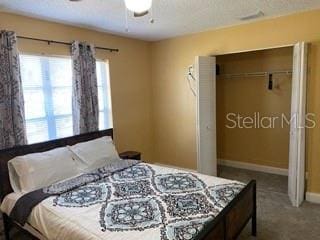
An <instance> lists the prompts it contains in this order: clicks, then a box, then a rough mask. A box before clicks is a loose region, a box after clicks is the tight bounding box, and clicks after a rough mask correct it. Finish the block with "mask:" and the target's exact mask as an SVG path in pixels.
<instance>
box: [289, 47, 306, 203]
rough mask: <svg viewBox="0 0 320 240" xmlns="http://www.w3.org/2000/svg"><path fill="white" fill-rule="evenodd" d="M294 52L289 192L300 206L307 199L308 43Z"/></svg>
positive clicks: (292, 200)
mask: <svg viewBox="0 0 320 240" xmlns="http://www.w3.org/2000/svg"><path fill="white" fill-rule="evenodd" d="M293 54H294V56H293V74H292V96H291V120H293V122H291V124H290V146H289V169H288V194H289V198H290V201H291V202H292V205H293V206H295V207H299V206H300V205H301V204H302V202H303V201H304V199H305V163H306V161H305V158H306V157H305V156H306V154H305V147H306V146H305V144H306V140H305V125H306V123H305V120H306V119H305V118H306V95H307V91H306V85H307V57H308V45H307V43H305V42H299V43H297V44H295V45H294V50H293Z"/></svg>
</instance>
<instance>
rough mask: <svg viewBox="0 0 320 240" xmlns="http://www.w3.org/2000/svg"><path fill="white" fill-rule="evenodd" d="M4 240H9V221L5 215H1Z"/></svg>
mask: <svg viewBox="0 0 320 240" xmlns="http://www.w3.org/2000/svg"><path fill="white" fill-rule="evenodd" d="M2 220H3V227H4V236H5V240H10V220H9V218H8V216H7V215H6V214H4V213H3V214H2Z"/></svg>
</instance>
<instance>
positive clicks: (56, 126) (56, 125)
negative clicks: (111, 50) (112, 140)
mask: <svg viewBox="0 0 320 240" xmlns="http://www.w3.org/2000/svg"><path fill="white" fill-rule="evenodd" d="M20 62H21V77H22V86H23V93H24V100H25V117H26V128H27V138H28V142H29V143H36V142H43V141H47V140H52V139H57V138H63V137H67V136H72V135H73V128H72V67H71V58H62V57H43V56H32V55H21V56H20ZM97 78H98V86H99V88H98V90H99V92H98V97H99V128H100V129H101V130H102V129H107V128H110V127H112V115H111V101H110V86H109V71H108V64H106V63H105V62H103V61H97Z"/></svg>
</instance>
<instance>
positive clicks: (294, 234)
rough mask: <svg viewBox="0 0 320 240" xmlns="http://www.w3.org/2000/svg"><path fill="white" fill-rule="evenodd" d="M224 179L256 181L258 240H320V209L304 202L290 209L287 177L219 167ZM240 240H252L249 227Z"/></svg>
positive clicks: (319, 206) (315, 205)
mask: <svg viewBox="0 0 320 240" xmlns="http://www.w3.org/2000/svg"><path fill="white" fill-rule="evenodd" d="M219 173H220V174H219V175H220V176H221V177H223V178H229V179H234V180H239V181H242V182H248V181H250V180H251V179H256V180H257V201H258V203H257V214H258V236H257V239H259V240H320V205H317V204H311V203H308V202H305V203H304V204H303V205H302V206H301V207H300V208H295V207H292V206H291V203H290V200H289V197H288V194H287V184H288V180H287V177H284V176H279V175H273V174H265V173H260V172H253V171H248V170H242V169H236V168H230V167H219ZM240 239H241V240H249V239H250V240H251V239H255V238H252V237H250V226H249V225H248V226H247V227H246V229H245V230H244V231H243V232H242V235H241V237H240Z"/></svg>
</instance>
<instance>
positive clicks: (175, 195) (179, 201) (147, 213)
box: [41, 162, 245, 240]
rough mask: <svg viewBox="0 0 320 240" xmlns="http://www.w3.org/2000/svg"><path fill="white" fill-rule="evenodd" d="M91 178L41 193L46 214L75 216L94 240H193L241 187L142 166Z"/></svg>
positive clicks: (194, 174) (191, 174)
mask: <svg viewBox="0 0 320 240" xmlns="http://www.w3.org/2000/svg"><path fill="white" fill-rule="evenodd" d="M102 173H103V174H102ZM94 174H96V175H94ZM94 174H92V175H86V176H85V177H84V176H83V177H80V178H79V177H78V179H73V180H72V181H69V182H68V183H65V184H60V185H53V186H50V187H48V188H46V189H42V192H43V193H44V194H48V196H50V198H49V199H46V200H45V201H44V204H45V205H46V206H47V208H50V211H56V212H57V215H58V214H59V215H65V216H69V215H72V214H74V215H76V214H77V215H78V218H76V217H75V218H74V220H73V221H74V222H78V223H77V224H81V225H83V228H87V229H88V231H89V232H92V233H94V236H95V237H93V238H92V239H106V238H105V237H104V236H108V239H109V237H110V239H111V238H112V239H128V238H127V237H128V236H130V239H141V237H142V236H143V235H141V234H143V233H144V236H145V237H147V236H148V238H146V239H150V237H152V239H161V240H173V239H179V240H180V239H181V240H184V239H196V237H197V235H198V234H199V232H200V231H201V230H202V229H203V228H204V226H205V225H206V224H207V223H209V222H210V221H212V220H213V219H214V218H215V217H216V216H217V215H218V214H219V212H220V211H221V210H222V209H223V208H224V207H225V206H226V205H227V204H228V203H229V202H230V201H231V200H232V199H233V198H234V197H235V196H236V195H237V194H238V193H239V192H240V191H241V190H242V188H243V187H244V186H245V185H244V184H242V183H239V182H236V181H229V180H224V179H219V178H215V177H210V176H206V175H201V174H197V173H191V172H185V171H179V170H174V169H170V168H163V167H159V166H155V165H150V164H145V163H141V162H130V164H127V166H126V167H123V168H119V167H116V168H114V169H113V170H112V171H110V169H109V168H108V171H106V169H104V171H101V170H100V173H99V171H98V172H95V173H94ZM52 195H54V197H52ZM41 204H42V203H41ZM86 209H92V210H90V211H86ZM70 217H71V216H70ZM79 217H80V218H81V217H82V220H81V219H80V220H79ZM89 220H90V221H89ZM71 226H72V225H70V227H71ZM61 231H62V230H61ZM63 231H68V230H63ZM69 232H70V231H69ZM55 234H58V235H59V233H55ZM90 234H91V233H90ZM90 234H89V233H88V235H86V236H83V239H86V238H87V239H88V236H91V235H90ZM121 234H125V236H126V237H124V235H123V236H122V235H121ZM80 238H81V237H80ZM57 239H58V238H57ZM70 239H73V238H72V237H70ZM74 239H79V236H77V238H74ZM90 239H91V238H90Z"/></svg>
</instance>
